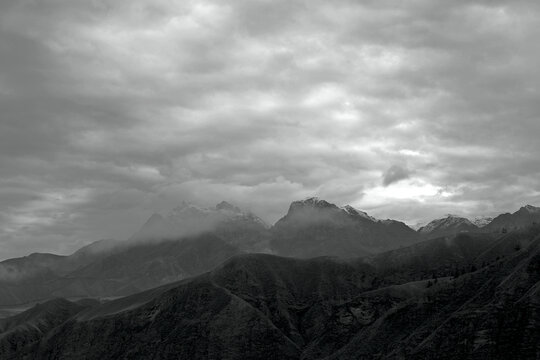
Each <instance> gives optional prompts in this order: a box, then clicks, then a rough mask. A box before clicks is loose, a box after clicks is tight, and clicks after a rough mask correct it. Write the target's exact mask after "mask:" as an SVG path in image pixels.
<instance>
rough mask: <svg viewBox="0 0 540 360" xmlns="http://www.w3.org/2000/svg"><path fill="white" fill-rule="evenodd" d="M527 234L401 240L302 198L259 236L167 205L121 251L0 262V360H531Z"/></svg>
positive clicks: (232, 211)
mask: <svg viewBox="0 0 540 360" xmlns="http://www.w3.org/2000/svg"><path fill="white" fill-rule="evenodd" d="M539 220H540V208H536V207H533V206H530V205H527V206H524V207H522V208H521V209H519V210H518V211H516V212H515V213H513V214H510V213H508V214H502V215H499V216H497V217H495V218H494V219H493V220H491V221H489V222H488V221H485V220H483V222H480V221H474V222H473V221H470V220H468V219H466V218H463V217H460V216H456V215H448V216H445V217H443V218H441V219H436V220H434V221H431V222H430V223H428V224H426V225H425V226H423V227H421V228H420V229H419V230H418V231H415V230H413V229H411V228H410V227H408V226H407V225H406V224H404V223H402V222H399V221H395V220H378V219H376V218H374V217H372V216H370V215H368V214H367V213H365V212H363V211H360V210H358V209H355V208H354V207H352V206H348V205H347V206H343V207H340V206H337V205H335V204H332V203H329V202H327V201H325V200H322V199H318V198H308V199H305V200H299V201H294V202H292V203H291V205H290V207H289V210H288V212H287V214H286V215H284V216H283V217H282V218H281V219H280V220H278V221H277V222H276V223H275V224H274V225H273V226H268V225H267V224H265V223H264V221H262V220H261V219H260V218H259V217H257V216H256V215H254V214H252V213H250V212H246V211H243V210H241V209H239V208H238V207H235V206H234V205H231V204H229V203H227V202H221V203H219V204H218V205H216V206H215V207H212V208H200V207H197V206H194V205H191V204H187V203H182V204H181V205H180V206H179V207H177V208H175V209H173V210H172V211H171V212H170V213H169V214H167V215H160V214H153V215H152V216H151V217H150V218H149V219H148V221H147V222H146V223H144V224H143V225H142V227H141V228H140V229H139V230H138V231H136V232H135V234H134V235H133V236H132V237H131V238H130V239H128V240H125V241H114V240H102V241H98V242H95V243H92V244H90V245H88V246H85V247H83V248H81V249H79V250H78V251H76V252H75V253H73V254H72V255H69V256H60V255H54V254H37V253H35V254H31V255H29V256H27V257H22V258H16V259H9V260H5V261H3V262H0V309H1V308H2V307H8V308H9V307H13V306H15V305H20V306H19V313H17V314H16V315H13V316H9V317H6V318H4V319H0V359H98V358H100V359H118V358H125V359H128V358H129V359H146V358H154V359H168V358H180V359H260V358H276V359H277V358H279V359H410V358H414V359H468V358H470V359H473V358H474V359H509V358H513V359H514V358H515V359H536V358H538V357H539V356H540V346H539V345H538V344H537V341H536V340H537V339H538V337H539V336H540V326H539V325H538V324H540V322H539V321H540V317H539V315H538V314H539V312H538V309H539V305H540V290H539V289H540V282H539V280H540V278H539V275H540V225H538V223H539ZM479 225H483V226H479ZM23 305H24V306H23ZM24 308H27V310H26V311H22V310H23V309H24ZM21 311H22V312H21Z"/></svg>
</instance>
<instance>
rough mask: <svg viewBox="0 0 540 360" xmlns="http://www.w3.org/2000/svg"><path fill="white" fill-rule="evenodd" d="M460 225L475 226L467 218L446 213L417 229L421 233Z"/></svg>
mask: <svg viewBox="0 0 540 360" xmlns="http://www.w3.org/2000/svg"><path fill="white" fill-rule="evenodd" d="M460 225H466V226H475V225H474V224H473V223H472V222H471V221H470V220H469V219H467V218H464V217H461V216H458V215H453V214H447V215H446V216H445V217H443V218H440V219H435V220H433V221H431V222H430V223H428V224H427V225H426V226H423V227H421V228H420V229H418V231H419V232H421V233H430V232H432V231H434V230H437V229H447V228H453V227H457V226H460Z"/></svg>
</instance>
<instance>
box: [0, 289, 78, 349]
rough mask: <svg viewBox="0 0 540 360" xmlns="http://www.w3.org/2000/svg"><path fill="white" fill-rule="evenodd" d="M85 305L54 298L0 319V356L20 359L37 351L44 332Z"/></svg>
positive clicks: (59, 323)
mask: <svg viewBox="0 0 540 360" xmlns="http://www.w3.org/2000/svg"><path fill="white" fill-rule="evenodd" d="M86 308H87V306H84V305H80V304H77V303H74V302H71V301H67V300H65V299H53V300H50V301H47V302H45V303H43V304H37V305H35V306H34V307H32V308H31V309H29V310H27V311H25V312H23V313H21V314H18V315H15V316H13V317H10V318H8V319H0V354H1V358H2V359H9V358H12V357H13V358H17V356H16V355H17V354H21V353H26V352H32V351H34V346H36V345H37V344H39V341H40V340H41V339H42V338H43V336H44V335H45V334H47V333H48V332H49V331H51V330H52V329H54V328H55V327H57V326H59V325H61V324H62V323H63V322H64V321H66V320H68V319H69V318H71V317H72V316H73V315H75V314H77V313H78V312H80V311H82V310H83V309H86Z"/></svg>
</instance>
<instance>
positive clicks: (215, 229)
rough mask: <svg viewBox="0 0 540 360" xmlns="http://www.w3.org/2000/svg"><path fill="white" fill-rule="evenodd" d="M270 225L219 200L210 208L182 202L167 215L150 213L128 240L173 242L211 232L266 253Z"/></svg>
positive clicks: (242, 245) (240, 245)
mask: <svg viewBox="0 0 540 360" xmlns="http://www.w3.org/2000/svg"><path fill="white" fill-rule="evenodd" d="M268 228H269V226H268V225H267V224H266V223H265V222H264V221H263V220H262V219H260V218H259V217H258V216H256V215H254V214H253V213H251V212H246V211H243V210H241V209H240V208H238V207H236V206H234V205H232V204H230V203H228V202H226V201H222V202H220V203H219V204H217V205H216V206H215V207H212V208H202V207H199V206H195V205H193V204H190V203H187V202H182V203H181V204H180V205H179V206H177V207H176V208H174V209H173V210H172V211H171V212H170V213H169V214H167V215H166V216H162V215H160V214H153V215H152V216H151V217H150V218H149V219H148V220H147V221H146V223H145V224H144V225H143V226H142V227H141V229H139V231H137V232H136V233H135V234H134V235H133V236H132V237H131V239H130V241H131V242H141V241H148V240H175V239H179V238H182V237H185V236H190V235H196V234H200V233H207V232H212V233H214V234H216V235H217V236H219V237H220V238H222V239H223V240H225V241H226V242H227V243H229V244H230V245H233V246H235V247H238V248H240V249H241V250H245V251H256V252H265V251H266V252H267V251H268V241H269V237H268Z"/></svg>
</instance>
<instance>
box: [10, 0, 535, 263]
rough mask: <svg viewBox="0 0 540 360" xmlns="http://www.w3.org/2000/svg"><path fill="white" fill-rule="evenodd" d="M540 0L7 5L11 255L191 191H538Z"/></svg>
mask: <svg viewBox="0 0 540 360" xmlns="http://www.w3.org/2000/svg"><path fill="white" fill-rule="evenodd" d="M539 10H540V3H539V2H538V1H534V0H531V1H519V0H518V1H442V0H441V1H433V0H425V1H422V0H417V1H397V0H396V1H380V0H377V1H345V0H344V1H331V2H329V1H314V0H309V1H280V0H272V1H270V0H268V1H253V0H245V1H219V0H216V1H176V2H172V1H168V0H157V1H156V0H152V1H142V0H115V1H101V0H92V1H90V0H84V1H80V0H39V1H38V0H33V1H32V0H17V1H15V0H5V1H0V259H2V258H7V257H12V256H16V255H17V256H20V255H25V254H28V253H30V252H36V251H51V252H57V253H69V252H71V251H73V250H75V249H76V248H78V247H80V246H81V245H84V244H86V243H88V242H90V241H94V240H98V239H101V238H117V239H124V238H127V237H129V236H130V235H131V234H132V233H133V232H134V231H136V229H137V227H138V226H139V225H140V224H141V223H142V222H144V221H145V220H146V218H147V217H148V216H150V214H151V213H153V212H156V211H157V212H166V211H168V210H169V209H171V208H172V207H174V206H175V205H176V204H177V203H180V201H182V200H187V201H192V202H195V203H198V204H201V205H203V206H210V205H214V204H216V203H217V202H219V201H221V200H228V201H230V202H232V203H235V204H237V205H239V206H243V207H245V208H248V209H251V210H253V211H254V212H255V213H257V214H258V215H260V216H261V217H262V218H263V219H265V220H266V221H268V222H269V223H273V222H274V221H276V220H277V219H278V217H279V216H281V215H282V214H284V213H285V212H286V210H287V208H288V204H289V203H290V202H291V201H292V200H295V199H299V198H304V197H307V196H312V195H316V196H319V197H322V198H325V199H326V200H328V201H332V202H335V203H337V204H339V205H344V204H352V205H353V206H355V207H358V208H360V209H362V210H365V211H367V212H369V213H370V214H371V215H374V216H377V217H382V218H395V219H399V220H403V221H406V222H408V223H415V222H418V221H424V220H429V219H430V218H433V217H435V216H438V215H443V214H445V213H448V212H452V213H458V214H462V215H465V216H475V215H483V214H486V215H489V214H497V213H500V212H506V211H512V212H513V211H515V210H517V209H518V208H519V207H520V206H522V205H524V204H527V203H531V204H533V205H538V204H540V176H539V175H540V166H539V161H538V154H539V153H540V141H539V140H538V135H539V134H540V119H539V115H540V101H538V99H539V95H540V94H539V85H540V74H539V66H538V64H540V48H539V47H538V45H537V44H538V39H539V38H540V26H539V20H538V19H540V11H539Z"/></svg>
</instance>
